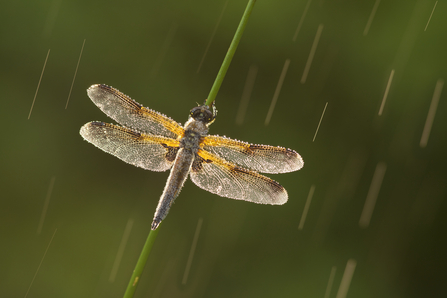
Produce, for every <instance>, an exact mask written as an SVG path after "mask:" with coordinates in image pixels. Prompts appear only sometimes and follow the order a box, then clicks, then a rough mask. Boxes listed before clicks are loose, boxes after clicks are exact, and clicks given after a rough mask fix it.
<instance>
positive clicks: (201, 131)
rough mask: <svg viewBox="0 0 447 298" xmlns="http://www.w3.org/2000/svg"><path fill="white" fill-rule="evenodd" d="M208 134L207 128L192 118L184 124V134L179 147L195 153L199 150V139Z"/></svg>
mask: <svg viewBox="0 0 447 298" xmlns="http://www.w3.org/2000/svg"><path fill="white" fill-rule="evenodd" d="M207 134H208V126H207V125H206V124H205V123H204V122H202V121H198V120H196V119H194V118H190V119H189V120H188V121H187V122H186V124H185V133H184V135H183V137H182V138H181V139H180V147H181V148H184V149H187V150H190V151H192V152H193V153H196V152H197V150H199V143H200V139H201V138H202V137H204V136H206V135H207Z"/></svg>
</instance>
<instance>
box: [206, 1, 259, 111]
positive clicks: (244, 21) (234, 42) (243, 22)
mask: <svg viewBox="0 0 447 298" xmlns="http://www.w3.org/2000/svg"><path fill="white" fill-rule="evenodd" d="M255 2H256V0H250V1H249V2H248V4H247V7H246V8H245V11H244V15H243V16H242V19H241V21H240V23H239V26H238V27H237V30H236V33H235V34H234V37H233V40H232V41H231V44H230V47H229V48H228V51H227V54H226V55H225V58H224V60H223V62H222V65H221V66H220V69H219V73H218V74H217V77H216V80H214V84H213V87H211V90H210V93H209V94H208V98H207V100H206V103H205V104H206V105H207V106H209V107H211V105H212V104H213V102H214V99H216V95H217V93H218V92H219V89H220V86H221V85H222V82H223V80H224V78H225V75H226V74H227V70H228V67H230V63H231V60H232V59H233V56H234V53H235V52H236V49H237V46H238V44H239V41H240V40H241V37H242V34H243V33H244V30H245V26H246V25H247V22H248V18H249V17H250V14H251V11H252V9H253V6H254V5H255Z"/></svg>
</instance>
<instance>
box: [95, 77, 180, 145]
mask: <svg viewBox="0 0 447 298" xmlns="http://www.w3.org/2000/svg"><path fill="white" fill-rule="evenodd" d="M87 94H88V96H89V97H90V99H91V100H92V101H93V102H94V103H95V105H97V106H98V108H100V109H101V111H103V112H104V113H105V114H106V115H107V116H109V117H110V118H112V119H114V120H115V121H117V122H118V123H120V124H121V125H124V126H127V127H131V128H134V129H136V130H138V131H141V132H144V133H148V134H154V135H159V136H163V137H167V138H173V139H176V138H177V137H178V136H179V135H183V132H184V130H183V128H182V127H181V125H180V124H178V123H177V122H175V121H174V120H172V119H171V118H169V117H166V116H165V115H163V114H161V113H158V112H156V111H153V110H150V109H148V108H145V107H143V106H142V105H141V104H139V103H138V102H136V101H134V100H133V99H131V98H130V97H129V96H127V95H125V94H123V93H121V92H120V91H119V90H117V89H115V88H113V87H109V86H107V85H100V84H98V85H92V86H91V87H90V88H88V90H87Z"/></svg>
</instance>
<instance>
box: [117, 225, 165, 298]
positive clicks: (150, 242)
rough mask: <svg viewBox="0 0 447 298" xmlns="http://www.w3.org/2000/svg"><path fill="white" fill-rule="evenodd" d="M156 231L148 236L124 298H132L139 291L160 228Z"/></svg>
mask: <svg viewBox="0 0 447 298" xmlns="http://www.w3.org/2000/svg"><path fill="white" fill-rule="evenodd" d="M161 226H162V225H161V224H160V226H159V227H158V229H156V230H151V231H150V232H149V236H147V239H146V243H145V244H144V247H143V250H142V251H141V254H140V257H139V258H138V261H137V264H136V265H135V269H134V271H133V274H132V277H131V278H130V281H129V284H128V285H127V289H126V292H125V293H124V298H132V297H133V294H134V293H135V290H136V289H137V286H138V283H139V282H140V278H141V274H142V273H143V269H144V266H145V265H146V261H147V258H148V257H149V253H150V252H151V249H152V246H154V242H155V238H157V235H158V231H160V227H161Z"/></svg>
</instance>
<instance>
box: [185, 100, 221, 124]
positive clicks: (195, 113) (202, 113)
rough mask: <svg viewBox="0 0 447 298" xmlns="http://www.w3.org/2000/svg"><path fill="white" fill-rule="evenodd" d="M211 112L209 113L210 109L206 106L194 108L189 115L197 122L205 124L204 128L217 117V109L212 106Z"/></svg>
mask: <svg viewBox="0 0 447 298" xmlns="http://www.w3.org/2000/svg"><path fill="white" fill-rule="evenodd" d="M212 108H213V110H212V111H211V110H210V108H209V107H208V106H207V105H203V106H198V107H194V108H192V109H191V112H190V113H189V115H190V116H191V117H192V118H193V119H194V120H197V121H200V122H203V123H205V124H206V126H208V125H210V124H211V123H213V122H214V120H216V115H217V109H216V107H215V106H214V103H213V106H212Z"/></svg>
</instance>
